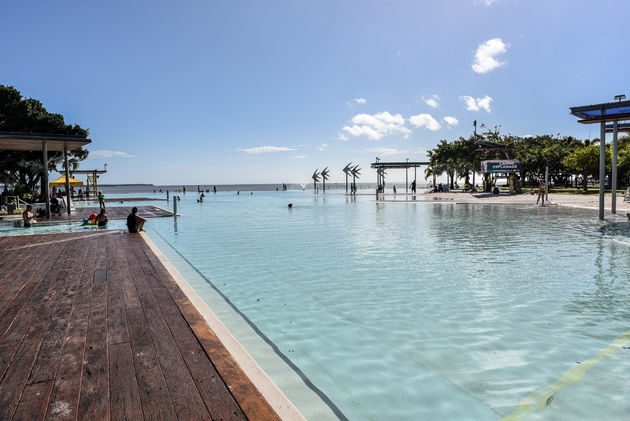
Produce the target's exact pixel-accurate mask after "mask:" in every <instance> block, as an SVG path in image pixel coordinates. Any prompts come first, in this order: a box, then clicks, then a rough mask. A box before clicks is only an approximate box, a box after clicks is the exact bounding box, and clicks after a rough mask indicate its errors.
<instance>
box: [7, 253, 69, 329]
mask: <svg viewBox="0 0 630 421" xmlns="http://www.w3.org/2000/svg"><path fill="white" fill-rule="evenodd" d="M36 249H38V251H41V249H40V248H39V247H36ZM33 251H34V250H26V251H24V252H23V254H25V255H28V259H27V260H28V263H30V264H26V265H24V266H22V267H21V268H20V269H19V270H16V271H11V270H9V267H10V264H9V263H7V264H5V265H3V266H2V269H5V268H6V269H7V271H9V272H12V273H13V276H12V277H11V280H12V282H11V283H10V286H9V288H8V289H7V290H5V292H4V294H2V296H0V310H3V309H5V308H6V307H7V306H8V305H9V303H11V302H12V300H13V299H14V298H15V296H16V294H17V293H18V291H20V290H21V288H23V287H24V285H25V284H26V283H29V282H39V281H40V280H41V278H42V277H43V276H44V274H45V272H47V271H49V270H50V268H49V264H50V263H51V262H52V261H54V259H55V258H56V257H57V256H58V255H59V253H61V248H59V249H58V250H52V251H51V252H49V253H46V255H45V257H44V258H34V256H33ZM13 304H14V306H15V303H13ZM0 319H2V320H5V315H4V314H3V315H0ZM5 330H6V326H4V329H3V326H0V335H2V334H3V333H4V331H5Z"/></svg>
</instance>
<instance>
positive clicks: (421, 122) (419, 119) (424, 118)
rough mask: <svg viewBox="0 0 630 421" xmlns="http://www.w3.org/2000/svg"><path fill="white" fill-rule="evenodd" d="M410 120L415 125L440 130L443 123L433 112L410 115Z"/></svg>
mask: <svg viewBox="0 0 630 421" xmlns="http://www.w3.org/2000/svg"><path fill="white" fill-rule="evenodd" d="M409 122H410V123H411V124H412V125H414V126H415V127H426V128H427V129H429V130H431V131H433V132H434V131H436V130H439V129H440V127H442V125H441V124H440V123H438V121H437V120H436V119H434V118H433V116H432V115H431V114H418V115H412V116H411V117H409Z"/></svg>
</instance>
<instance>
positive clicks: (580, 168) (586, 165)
mask: <svg viewBox="0 0 630 421" xmlns="http://www.w3.org/2000/svg"><path fill="white" fill-rule="evenodd" d="M611 162H612V156H611V152H610V147H607V148H606V169H607V170H610V167H611ZM562 163H563V165H564V166H565V167H566V168H567V170H568V171H571V172H574V173H575V174H581V175H582V189H583V190H584V192H586V191H587V190H588V188H587V183H588V178H589V177H598V176H599V145H595V144H590V145H586V146H583V147H581V148H577V149H575V150H574V151H573V152H572V153H570V154H568V155H567V156H566V157H565V158H564V159H563V161H562ZM600 181H603V180H600Z"/></svg>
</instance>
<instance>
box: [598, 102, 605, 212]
mask: <svg viewBox="0 0 630 421" xmlns="http://www.w3.org/2000/svg"><path fill="white" fill-rule="evenodd" d="M605 114H606V110H602V117H603V116H604V115H605ZM599 125H600V135H599V219H600V220H602V221H603V220H604V182H605V180H606V122H605V121H602V122H601V123H600V124H599Z"/></svg>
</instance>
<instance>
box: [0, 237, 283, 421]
mask: <svg viewBox="0 0 630 421" xmlns="http://www.w3.org/2000/svg"><path fill="white" fill-rule="evenodd" d="M12 419H13V420H25V419H29V420H30V419H38V420H43V419H47V420H49V419H51V420H90V421H94V420H108V419H112V420H119V419H126V420H140V419H146V420H175V419H179V420H196V419H207V420H210V419H214V420H246V419H249V420H277V419H279V418H278V416H277V414H276V413H275V412H274V410H273V409H272V408H271V407H270V406H269V404H268V403H267V401H265V399H264V398H263V397H262V395H261V394H260V393H259V392H258V390H257V389H256V388H255V387H254V386H253V384H252V383H251V381H250V380H249V379H248V378H247V377H246V375H245V374H244V373H243V372H242V370H241V369H240V368H239V366H238V365H237V364H236V362H235V361H234V359H233V358H232V356H231V355H230V354H229V353H228V352H227V351H226V349H225V348H224V347H223V345H222V344H221V343H220V341H219V340H218V339H217V337H216V336H215V334H214V332H213V331H212V330H211V329H210V328H209V327H208V325H207V324H206V323H205V321H204V320H203V318H202V317H201V315H200V314H199V313H198V312H197V310H196V309H195V308H194V307H193V305H192V304H191V303H190V301H189V300H188V298H187V297H186V296H185V295H184V293H183V292H182V291H181V289H180V288H179V286H178V285H177V283H176V282H175V281H174V280H173V278H172V277H171V276H170V274H169V273H168V272H167V270H166V269H165V268H164V266H163V265H162V263H161V262H160V260H159V259H158V258H157V257H156V256H155V254H153V252H152V251H151V250H150V249H149V247H148V245H147V244H146V242H145V241H144V240H143V238H142V237H141V236H140V235H138V234H120V233H118V232H115V231H103V232H99V233H72V234H51V235H32V236H23V237H1V238H0V420H12Z"/></svg>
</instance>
